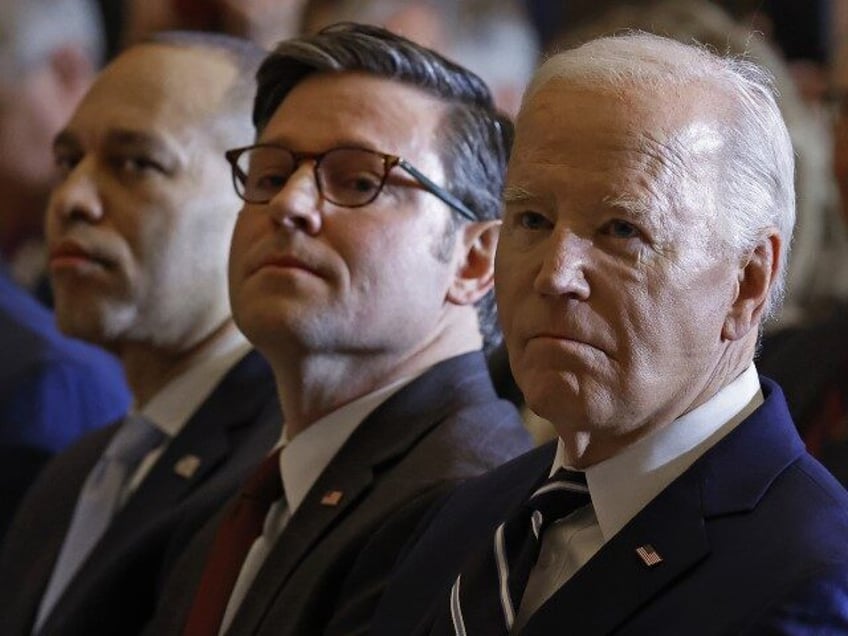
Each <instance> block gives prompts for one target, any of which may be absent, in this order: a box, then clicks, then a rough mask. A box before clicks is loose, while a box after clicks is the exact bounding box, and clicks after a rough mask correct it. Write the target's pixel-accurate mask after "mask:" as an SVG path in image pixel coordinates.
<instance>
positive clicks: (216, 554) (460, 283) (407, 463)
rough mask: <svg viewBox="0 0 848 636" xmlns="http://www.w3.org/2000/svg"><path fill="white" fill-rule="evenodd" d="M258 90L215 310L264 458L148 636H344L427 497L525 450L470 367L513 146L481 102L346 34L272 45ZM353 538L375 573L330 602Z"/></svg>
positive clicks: (503, 405) (454, 69)
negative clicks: (275, 426) (248, 349)
mask: <svg viewBox="0 0 848 636" xmlns="http://www.w3.org/2000/svg"><path fill="white" fill-rule="evenodd" d="M258 80H259V88H258V93H257V96H256V104H255V108H254V122H255V124H256V128H257V133H258V141H257V143H256V144H254V145H252V146H248V147H246V148H239V149H235V150H232V151H230V152H229V153H227V156H228V158H229V159H230V161H231V162H232V164H233V171H234V177H235V185H236V189H237V191H238V192H239V194H240V195H241V196H242V198H243V199H244V200H245V205H244V208H243V209H242V212H241V214H240V216H239V219H238V222H237V223H236V229H235V233H234V236H233V245H232V250H231V254H230V298H231V302H232V305H233V314H234V316H235V318H236V322H237V324H238V325H239V327H241V329H242V330H243V331H244V333H245V334H246V335H247V336H248V338H249V339H250V340H251V341H252V342H253V343H254V344H255V345H256V347H257V349H259V350H260V351H261V352H262V353H263V354H265V355H266V357H267V358H268V361H269V362H270V364H271V367H272V368H273V370H274V375H275V377H276V379H277V388H278V391H279V395H280V402H281V405H282V410H283V412H284V413H285V416H286V425H285V429H284V430H283V431H282V439H281V444H280V445H281V447H282V450H281V451H280V452H278V453H274V454H272V455H271V456H270V457H269V458H268V460H267V461H266V462H265V463H264V464H263V467H262V469H261V470H260V471H259V472H258V473H257V476H256V478H255V479H251V480H250V488H249V492H248V491H247V490H246V492H245V493H244V495H245V496H244V497H243V498H239V500H237V501H236V502H233V505H232V506H230V507H228V509H227V510H225V512H224V513H223V515H222V518H221V520H220V521H217V522H216V523H214V524H210V525H209V527H208V528H206V529H205V531H203V532H201V533H200V535H198V537H197V539H196V540H195V542H194V543H193V545H192V546H191V547H190V548H189V549H188V551H187V552H186V554H185V555H184V556H183V558H182V559H181V562H179V563H178V564H177V565H176V566H175V568H174V570H173V572H174V576H173V577H172V579H171V581H170V584H169V585H167V586H166V587H165V589H164V593H163V595H162V603H161V607H160V608H159V610H158V611H157V615H158V618H157V619H156V621H154V623H153V625H151V627H150V629H149V633H150V634H168V633H184V634H192V635H199V634H218V633H223V632H226V633H227V634H256V633H262V634H264V633H269V634H270V633H273V634H292V635H301V634H320V633H324V631H325V629H327V628H328V625H330V624H334V625H335V627H336V628H337V629H339V630H340V631H342V632H346V633H349V632H352V631H355V630H356V624H357V621H359V620H363V619H365V618H367V614H363V613H362V612H361V610H362V608H367V607H370V605H369V599H373V598H374V597H375V596H376V595H377V594H378V593H379V592H380V590H381V589H382V581H381V580H380V575H381V574H382V573H384V572H385V571H386V570H388V568H389V567H390V565H391V564H392V562H393V559H394V556H395V554H396V552H397V551H398V550H399V549H400V547H401V546H402V545H403V544H404V543H405V541H406V538H407V536H408V533H409V531H410V530H411V529H412V527H414V526H415V524H416V523H417V521H418V519H419V517H421V516H422V515H423V513H424V512H425V511H426V510H427V509H428V508H429V505H430V504H431V503H432V502H433V501H434V500H435V498H437V497H439V496H440V495H441V494H443V493H444V492H445V491H446V489H447V488H448V487H449V486H450V485H451V484H452V483H454V482H456V481H457V480H459V479H462V478H464V477H468V476H471V475H474V474H477V473H480V472H482V471H484V470H486V469H487V468H491V467H493V466H494V465H496V464H499V463H501V462H502V461H504V460H506V459H508V458H510V457H512V456H514V455H516V454H518V453H520V452H521V451H522V449H526V448H527V447H528V437H527V434H526V433H525V431H524V430H523V428H522V425H521V421H520V418H519V417H518V414H517V413H516V411H515V410H514V408H513V407H512V406H511V405H510V404H509V403H507V402H504V401H501V400H499V399H498V398H497V396H496V395H495V393H494V390H493V388H492V385H491V381H490V378H489V376H488V373H487V370H486V364H485V359H484V356H483V354H482V352H481V351H480V348H481V344H482V341H483V338H482V337H481V326H482V327H483V330H484V332H485V333H486V334H488V339H489V340H490V341H491V340H492V339H493V338H494V333H496V332H494V333H493V331H492V328H493V325H492V322H493V316H492V314H491V312H490V311H488V310H487V306H486V303H487V302H488V300H489V298H490V296H491V287H492V277H493V267H494V263H493V261H494V249H495V243H496V238H497V232H498V229H499V225H500V222H499V220H498V218H499V212H500V202H499V199H500V194H501V185H502V182H503V171H504V168H505V164H506V158H507V151H508V147H509V142H510V140H511V128H510V126H509V124H508V123H507V122H506V121H503V120H502V119H501V118H500V117H499V116H498V114H497V113H496V112H495V110H494V108H493V104H492V99H491V96H490V94H489V91H488V90H487V89H486V87H485V85H484V84H483V83H482V81H481V80H480V79H479V78H477V77H476V76H475V75H473V74H472V73H470V72H468V71H466V70H465V69H462V68H461V67H458V66H456V65H454V64H452V63H450V62H448V61H447V60H446V59H444V58H442V57H441V56H439V55H438V54H436V53H434V52H433V51H430V50H428V49H425V48H423V47H421V46H419V45H417V44H414V43H412V42H410V41H409V40H406V39H404V38H401V37H399V36H395V35H393V34H391V33H389V32H387V31H385V30H383V29H379V28H376V27H366V26H358V25H339V26H336V27H331V28H329V29H327V30H324V31H322V32H321V33H319V34H317V35H314V36H310V37H306V38H303V39H296V40H289V41H285V42H283V43H282V44H280V45H279V46H278V47H277V49H276V50H275V52H274V53H272V54H271V55H270V56H269V57H268V58H267V59H266V60H265V62H264V63H263V65H262V66H261V68H260V70H259V73H258ZM477 305H480V307H477ZM478 308H479V309H480V311H481V315H482V322H481V323H478V316H477V311H476V309H478ZM260 501H261V503H262V505H260ZM390 518H391V519H393V520H394V521H395V522H396V523H397V527H394V526H393V527H394V531H393V532H392V533H390V534H385V533H381V532H380V531H381V528H382V527H383V526H384V525H385V524H386V523H387V522H388V520H389V519H390ZM372 540H373V541H375V542H377V543H379V544H380V546H381V547H382V554H383V556H384V561H383V562H382V563H381V564H379V565H378V566H377V567H375V568H373V569H372V571H371V574H372V576H373V578H372V581H371V584H370V585H369V587H368V588H355V589H346V585H345V583H346V578H347V574H348V571H349V570H351V569H352V568H353V567H355V563H356V560H357V554H358V553H359V552H360V550H362V549H363V548H364V546H365V545H366V544H367V543H368V542H369V541H372Z"/></svg>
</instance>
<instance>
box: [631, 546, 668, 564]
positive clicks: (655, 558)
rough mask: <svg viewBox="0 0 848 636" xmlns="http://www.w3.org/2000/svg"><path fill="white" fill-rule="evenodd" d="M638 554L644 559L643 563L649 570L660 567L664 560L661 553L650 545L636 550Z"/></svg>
mask: <svg viewBox="0 0 848 636" xmlns="http://www.w3.org/2000/svg"><path fill="white" fill-rule="evenodd" d="M636 554H637V555H638V556H639V558H640V559H642V563H644V564H645V565H647V566H648V567H649V568H652V567H654V566H655V565H659V564H660V563H662V561H663V558H662V557H661V556H660V555H659V552H657V551H656V550H654V546H652V545H651V544H650V543H646V544H645V545H640V546H639V547H638V548H636Z"/></svg>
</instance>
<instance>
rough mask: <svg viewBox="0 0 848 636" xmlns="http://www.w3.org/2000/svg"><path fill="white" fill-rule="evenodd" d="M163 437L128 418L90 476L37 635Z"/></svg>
mask: <svg viewBox="0 0 848 636" xmlns="http://www.w3.org/2000/svg"><path fill="white" fill-rule="evenodd" d="M164 437H165V434H164V433H163V432H162V431H161V430H160V429H158V428H156V426H155V425H154V424H153V423H151V422H150V421H148V420H146V419H145V418H144V417H143V416H141V415H138V414H133V415H128V416H127V417H126V418H125V420H124V423H123V424H122V425H121V428H120V429H119V430H118V432H117V433H116V434H115V436H114V437H113V438H112V440H111V441H110V442H109V445H108V446H107V447H106V450H105V451H104V453H103V456H102V457H101V458H100V460H99V461H98V462H97V464H96V465H95V466H94V468H93V469H92V471H91V472H90V473H89V475H88V478H87V479H86V480H85V484H84V485H83V487H82V490H81V491H80V496H79V499H77V505H76V508H75V509H74V516H73V518H72V520H71V525H70V526H69V528H68V532H67V534H66V535H65V541H64V542H63V543H62V549H61V551H60V552H59V558H58V559H57V560H56V564H55V566H54V567H53V574H52V576H51V577H50V582H49V583H48V584H47V589H46V591H45V592H44V597H43V598H42V599H41V605H40V606H39V608H38V617H37V619H36V622H35V629H34V630H33V631H34V633H37V632H38V631H39V630H40V629H41V626H42V625H43V623H44V620H45V619H46V618H47V617H48V616H49V614H50V612H51V611H52V609H53V607H54V606H55V604H56V602H57V601H58V600H59V598H60V597H61V595H62V593H63V592H64V591H65V588H66V587H67V585H68V583H69V582H70V580H71V579H72V578H73V576H74V574H76V572H77V570H78V569H79V567H80V565H82V563H83V561H85V559H86V557H88V555H89V553H90V552H91V549H92V548H93V547H94V545H95V544H96V543H97V542H98V540H99V539H100V537H101V536H102V535H103V533H104V532H105V530H106V528H107V526H108V525H109V522H110V521H111V520H112V517H114V515H115V513H116V512H117V510H118V507H119V504H120V496H121V492H122V490H123V488H124V485H125V484H126V481H127V479H129V477H130V476H131V475H132V474H133V472H134V471H135V469H136V468H137V467H138V465H139V463H141V460H142V459H144V457H145V456H146V455H147V453H149V452H150V451H151V450H153V449H154V448H155V447H156V446H157V445H158V444H159V443H160V442H161V441H162V440H163V438H164Z"/></svg>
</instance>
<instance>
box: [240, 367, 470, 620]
mask: <svg viewBox="0 0 848 636" xmlns="http://www.w3.org/2000/svg"><path fill="white" fill-rule="evenodd" d="M478 373H486V368H485V365H484V364H483V362H482V360H481V359H480V357H479V354H468V355H465V356H459V357H457V358H451V359H450V360H446V361H444V362H442V363H440V364H438V365H436V366H434V367H433V368H431V369H430V370H429V371H427V372H426V373H425V374H424V375H422V376H420V377H419V378H417V379H416V380H414V381H413V382H411V383H410V384H408V385H407V386H406V387H404V388H403V389H401V390H400V391H399V392H398V393H396V394H395V395H393V396H392V397H391V398H390V399H389V400H387V401H386V402H385V403H383V404H382V405H381V406H380V407H378V408H377V409H376V410H375V411H374V412H373V413H372V414H371V415H369V416H368V417H367V418H365V420H364V421H363V422H362V424H360V425H359V427H358V428H357V429H356V430H355V431H354V432H353V434H352V435H351V437H350V438H349V439H348V440H347V442H346V443H345V444H344V445H343V446H342V448H341V449H340V450H339V452H338V454H337V455H336V456H335V457H334V458H333V459H332V461H331V462H330V464H329V465H328V466H327V468H326V469H325V470H324V471H323V472H322V473H321V475H320V476H319V477H318V479H317V481H316V482H315V485H314V486H313V487H312V489H311V490H310V491H309V493H308V494H307V496H306V498H305V499H304V500H303V502H302V503H301V505H300V507H299V508H298V510H297V512H296V513H295V515H294V516H293V517H292V518H291V520H290V521H289V523H288V525H287V526H286V529H285V530H284V531H283V534H282V535H281V536H280V538H279V539H278V541H277V544H276V546H275V547H274V549H273V550H272V551H271V553H270V554H269V555H268V558H267V560H266V561H265V563H264V565H263V566H262V568H261V569H260V571H259V573H258V575H257V577H256V580H255V581H254V583H253V585H252V586H251V588H250V593H249V594H248V595H247V596H246V597H245V599H244V601H243V603H242V605H241V607H240V608H239V611H238V613H237V614H236V617H235V619H234V621H233V623H232V625H231V627H230V631H229V633H230V634H232V635H235V634H252V633H255V632H256V630H257V629H258V625H259V624H260V623H261V621H262V618H263V617H264V615H265V614H266V613H267V611H268V610H269V609H270V607H271V605H272V604H273V602H274V599H275V597H276V596H277V594H278V593H279V592H280V590H281V589H282V588H283V587H284V586H285V585H286V583H287V581H288V579H289V577H290V576H291V574H292V573H293V572H294V571H295V569H296V568H297V567H298V566H299V565H300V564H301V563H302V561H303V560H304V559H305V558H306V557H307V556H308V555H309V553H310V551H311V550H312V549H313V548H314V547H315V546H316V545H317V544H318V543H320V542H321V540H322V539H324V538H325V537H326V535H327V534H328V533H330V532H331V531H332V530H333V529H334V528H335V527H337V526H338V524H339V523H341V522H342V520H343V519H344V518H345V517H346V516H347V515H348V514H349V513H350V512H351V511H352V510H355V509H356V507H357V504H358V503H359V502H360V501H361V499H362V498H363V497H366V496H367V495H368V493H369V492H370V489H371V486H372V484H373V482H374V480H375V475H376V474H377V473H378V472H379V466H380V465H381V464H384V463H389V462H390V461H391V460H392V459H394V458H396V457H399V456H402V455H404V454H406V453H407V452H408V451H409V449H410V448H412V447H413V446H414V445H415V444H416V443H417V441H418V440H419V439H420V438H421V437H423V436H424V435H426V434H427V432H429V431H430V430H431V429H433V428H434V427H435V426H436V425H437V424H438V423H439V422H440V421H441V420H442V419H444V418H445V417H446V416H447V415H448V414H449V413H451V412H453V411H454V410H455V409H456V408H457V406H456V395H462V393H461V392H460V391H461V386H462V385H463V384H465V383H467V385H468V387H469V391H472V392H473V389H472V388H471V387H472V386H473V385H475V384H480V382H479V379H478V378H477V377H476V375H477V374H478ZM469 398H470V399H473V395H471V396H469V395H467V394H466V396H465V398H464V400H465V401H470V399H469ZM332 493H342V496H341V499H339V500H338V502H337V503H334V504H329V503H328V502H327V500H325V496H327V495H332ZM322 500H324V501H323V502H322Z"/></svg>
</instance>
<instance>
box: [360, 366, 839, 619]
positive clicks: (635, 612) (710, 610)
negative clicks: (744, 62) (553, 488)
mask: <svg viewBox="0 0 848 636" xmlns="http://www.w3.org/2000/svg"><path fill="white" fill-rule="evenodd" d="M763 390H764V393H765V395H766V401H765V404H763V405H762V406H761V407H760V408H758V409H757V410H756V411H755V412H754V413H753V414H752V415H751V416H750V417H748V418H747V419H746V420H745V421H744V422H742V423H741V424H740V425H739V426H738V427H737V428H736V429H735V430H733V431H732V432H731V433H730V434H728V435H727V436H726V437H725V438H724V439H722V440H721V441H719V442H718V444H716V445H715V446H714V447H713V448H711V449H710V450H708V451H707V452H706V453H705V454H704V455H703V456H702V457H701V458H700V459H699V460H698V461H697V462H695V464H693V465H692V466H691V467H690V468H689V469H688V470H687V471H686V472H684V473H683V474H682V475H681V476H680V477H679V478H678V479H676V480H675V481H673V482H672V483H671V484H670V485H669V486H668V487H667V488H666V489H665V490H663V491H662V492H661V493H660V494H659V495H658V496H657V497H656V498H655V499H654V500H653V501H651V502H650V503H649V504H648V505H647V506H646V507H645V508H644V509H642V510H641V511H640V512H639V513H638V514H637V515H636V516H635V517H634V518H633V519H632V520H631V521H630V522H629V523H628V524H627V525H626V526H625V527H624V528H623V529H622V530H621V531H620V532H619V533H618V534H616V535H615V536H614V537H612V538H611V539H610V540H609V541H608V542H607V543H606V544H605V545H604V546H603V547H602V548H601V549H600V550H599V551H598V552H597V554H595V556H594V557H593V558H592V559H590V560H589V562H588V563H586V564H585V565H584V566H583V567H582V568H580V569H579V570H578V571H577V572H576V573H575V574H574V576H573V577H572V578H571V579H570V580H569V581H567V582H566V583H565V584H564V585H563V586H562V587H560V588H559V589H558V590H557V591H555V592H554V594H553V596H552V597H551V598H550V599H549V600H548V601H547V602H546V603H544V604H543V605H542V607H541V608H539V610H538V611H537V612H536V613H535V614H533V615H532V616H531V617H530V619H529V621H528V622H527V624H526V625H525V626H524V628H523V629H522V630H521V631H520V632H518V633H519V634H521V635H522V636H530V635H540V636H541V635H548V634H559V633H568V634H579V635H580V636H594V635H600V634H627V635H634V636H636V635H648V634H650V635H652V636H653V635H665V634H668V635H669V636H672V635H673V636H679V635H682V634H685V635H686V636H692V635H699V634H778V633H779V634H845V633H848V603H846V599H848V542H847V541H846V537H847V536H848V494H846V492H845V490H844V489H843V488H842V486H840V485H839V484H838V483H837V482H836V480H835V479H833V477H832V476H831V475H830V474H829V473H828V472H827V471H826V470H825V469H824V468H823V467H822V466H821V465H820V464H819V463H818V462H817V461H816V460H815V459H813V458H812V457H811V456H810V455H809V454H807V453H806V452H805V450H804V447H803V444H802V443H801V440H800V439H799V437H798V435H797V433H796V431H795V428H794V425H793V423H792V420H791V418H790V417H789V413H788V411H787V408H786V403H785V401H784V399H783V395H782V393H781V392H780V389H779V388H778V387H777V385H775V384H773V383H771V382H769V381H767V380H763ZM555 448H556V446H555V444H549V445H547V446H545V447H542V448H540V449H537V450H536V451H533V452H531V453H528V454H527V455H525V456H523V457H520V458H518V459H517V460H515V461H513V462H510V463H509V464H507V465H505V466H503V467H501V468H500V469H498V470H495V471H493V472H492V473H489V474H488V475H486V476H484V477H482V478H480V479H477V480H473V481H471V482H469V483H468V484H467V485H466V486H464V487H463V488H462V489H461V490H459V491H457V493H456V494H455V495H454V496H452V497H451V499H450V500H449V501H448V503H447V504H446V505H445V506H444V507H443V508H442V509H441V510H440V511H439V512H438V514H436V515H435V516H434V517H433V518H432V519H431V521H430V523H429V524H427V528H426V530H424V532H423V533H422V534H421V536H420V537H419V539H418V540H417V541H415V542H414V547H413V548H412V550H411V552H410V553H409V554H408V556H407V557H406V558H405V559H404V560H403V562H402V564H401V565H400V566H399V568H398V570H397V572H396V575H395V577H394V578H393V579H392V580H391V581H390V584H389V587H388V588H387V593H386V594H385V596H384V597H383V598H382V600H381V601H380V604H379V608H378V610H377V612H376V615H375V618H374V630H373V632H372V633H373V634H374V636H396V635H398V634H404V635H407V634H438V635H440V636H443V635H446V634H451V635H453V633H454V632H453V628H452V626H451V623H450V616H449V590H450V586H451V585H452V583H453V580H454V579H455V578H456V575H457V573H458V572H460V571H461V569H462V567H463V564H464V563H465V562H466V561H467V559H468V556H469V555H470V554H472V553H473V552H474V551H476V550H480V549H486V550H488V549H491V547H490V546H491V545H492V544H491V542H492V536H493V533H494V530H495V528H496V527H497V525H498V524H500V523H501V522H502V521H503V520H504V519H506V518H508V517H509V516H510V515H511V514H512V513H513V511H514V510H516V509H517V507H519V506H520V505H521V504H522V502H524V501H526V500H527V498H528V497H529V495H530V493H531V492H533V490H534V489H535V488H536V487H537V486H538V485H539V484H540V483H541V482H542V481H543V480H544V479H545V477H546V476H547V474H548V472H549V471H550V468H551V462H552V461H553V456H554V452H555ZM646 544H650V545H651V546H653V548H654V549H655V550H656V552H657V553H658V554H659V555H660V556H661V557H662V559H663V561H662V563H660V564H659V565H656V566H654V567H650V566H648V565H646V564H645V563H644V562H643V561H642V560H641V559H640V558H639V556H638V555H637V553H636V549H637V548H638V547H640V546H644V545H646ZM468 636H486V635H478V634H469V635H468Z"/></svg>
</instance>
